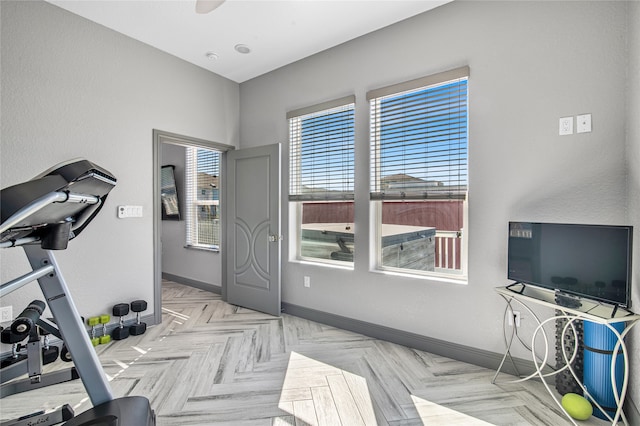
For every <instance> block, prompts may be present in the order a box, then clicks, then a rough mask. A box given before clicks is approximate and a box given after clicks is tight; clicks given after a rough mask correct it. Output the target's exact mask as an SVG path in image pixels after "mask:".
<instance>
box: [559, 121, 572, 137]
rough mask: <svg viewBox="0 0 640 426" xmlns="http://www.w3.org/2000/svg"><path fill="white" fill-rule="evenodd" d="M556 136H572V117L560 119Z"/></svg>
mask: <svg viewBox="0 0 640 426" xmlns="http://www.w3.org/2000/svg"><path fill="white" fill-rule="evenodd" d="M558 134H559V135H560V136H564V135H572V134H573V117H562V118H560V123H559V129H558Z"/></svg>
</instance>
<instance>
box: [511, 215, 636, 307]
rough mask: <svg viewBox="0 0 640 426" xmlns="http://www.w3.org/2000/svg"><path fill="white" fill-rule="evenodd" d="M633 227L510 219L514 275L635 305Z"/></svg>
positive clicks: (521, 279)
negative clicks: (632, 261)
mask: <svg viewBox="0 0 640 426" xmlns="http://www.w3.org/2000/svg"><path fill="white" fill-rule="evenodd" d="M632 235H633V227H631V226H608V225H578V224H558V223H535V222H509V246H508V278H509V279H511V280H514V281H517V282H521V283H525V284H532V285H536V286H540V287H544V288H548V289H552V290H556V291H560V292H564V293H567V294H571V295H575V296H579V297H585V298H589V299H595V300H599V301H604V302H608V303H612V304H615V305H620V306H624V307H627V308H629V307H630V305H631V259H632V258H631V247H632Z"/></svg>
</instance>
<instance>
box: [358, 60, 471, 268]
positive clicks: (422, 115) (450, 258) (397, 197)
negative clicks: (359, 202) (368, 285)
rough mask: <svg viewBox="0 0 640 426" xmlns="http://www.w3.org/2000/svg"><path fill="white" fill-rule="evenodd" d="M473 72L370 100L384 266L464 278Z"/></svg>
mask: <svg viewBox="0 0 640 426" xmlns="http://www.w3.org/2000/svg"><path fill="white" fill-rule="evenodd" d="M468 75H469V69H468V68H467V67H464V68H459V69H456V70H452V71H449V72H445V73H441V74H437V75H433V76H429V77H425V78H422V79H418V80H413V81H410V82H407V83H402V84H399V85H394V86H390V87H386V88H382V89H378V90H374V91H371V92H369V93H368V94H367V100H369V102H370V110H371V129H370V139H371V193H370V199H371V203H372V208H373V209H374V210H375V212H376V215H375V216H376V221H375V229H376V255H377V262H376V264H377V267H378V268H380V269H388V270H396V271H401V272H409V273H416V274H427V275H431V274H437V275H444V276H454V277H462V276H464V274H465V266H466V250H465V244H464V239H465V232H464V231H465V224H464V217H465V214H464V212H465V210H466V202H467V201H466V200H467V183H468V182H467V79H468Z"/></svg>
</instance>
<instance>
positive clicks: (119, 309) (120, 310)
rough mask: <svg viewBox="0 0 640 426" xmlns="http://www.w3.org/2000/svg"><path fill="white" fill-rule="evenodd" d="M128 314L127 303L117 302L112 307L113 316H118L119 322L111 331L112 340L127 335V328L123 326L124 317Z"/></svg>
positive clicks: (120, 338)
mask: <svg viewBox="0 0 640 426" xmlns="http://www.w3.org/2000/svg"><path fill="white" fill-rule="evenodd" d="M128 314H129V305H127V304H126V303H118V304H117V305H115V306H114V307H113V316H114V317H120V324H119V325H118V327H117V328H114V329H113V331H112V332H111V337H113V340H123V339H126V338H127V337H129V329H128V328H125V327H124V317H125V316H126V315H128Z"/></svg>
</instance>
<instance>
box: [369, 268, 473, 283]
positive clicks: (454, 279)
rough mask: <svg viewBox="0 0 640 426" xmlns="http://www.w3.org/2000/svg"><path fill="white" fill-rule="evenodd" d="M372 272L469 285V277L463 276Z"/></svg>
mask: <svg viewBox="0 0 640 426" xmlns="http://www.w3.org/2000/svg"><path fill="white" fill-rule="evenodd" d="M370 272H372V273H374V274H381V275H387V276H393V277H402V278H412V279H416V280H421V281H437V282H439V283H447V284H458V285H467V284H468V283H469V281H468V278H467V276H465V275H461V276H460V277H459V278H458V277H452V276H450V275H444V274H443V275H438V274H412V273H409V272H402V271H394V270H389V269H371V270H370Z"/></svg>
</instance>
